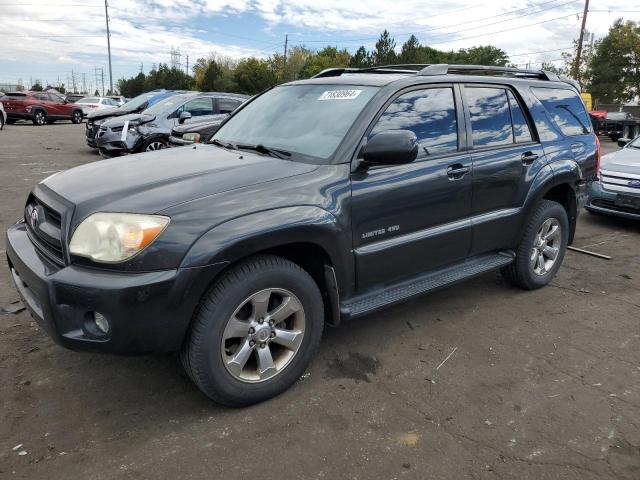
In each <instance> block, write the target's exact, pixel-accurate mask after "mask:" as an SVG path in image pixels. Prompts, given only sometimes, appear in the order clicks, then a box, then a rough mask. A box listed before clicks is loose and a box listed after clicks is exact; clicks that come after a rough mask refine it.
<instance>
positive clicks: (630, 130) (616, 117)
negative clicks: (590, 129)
mask: <svg viewBox="0 0 640 480" xmlns="http://www.w3.org/2000/svg"><path fill="white" fill-rule="evenodd" d="M591 121H592V123H593V126H594V129H595V132H596V135H603V136H608V137H609V138H610V139H611V141H612V142H617V141H618V140H619V139H620V138H625V139H627V141H629V140H631V139H632V138H635V137H636V136H638V135H640V119H638V118H636V117H634V116H633V114H631V113H629V112H607V113H606V115H605V116H604V117H603V116H601V115H597V116H596V115H593V114H592V115H591Z"/></svg>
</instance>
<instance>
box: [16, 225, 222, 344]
mask: <svg viewBox="0 0 640 480" xmlns="http://www.w3.org/2000/svg"><path fill="white" fill-rule="evenodd" d="M6 244H7V258H8V263H9V268H10V270H11V275H12V277H13V279H14V282H15V284H16V288H17V289H18V292H19V293H20V296H21V297H22V300H23V302H24V304H25V306H26V308H27V309H28V311H29V312H30V313H31V315H32V316H33V318H34V319H35V320H36V322H37V323H38V324H39V325H40V326H41V327H42V328H43V329H44V330H45V331H46V332H47V333H48V334H49V335H50V336H51V337H52V338H53V339H54V340H55V341H56V342H57V343H59V344H60V345H62V346H64V347H67V348H72V349H80V350H92V351H102V352H111V353H123V354H138V353H151V352H156V353H159V352H171V351H177V350H179V349H180V346H181V345H182V341H183V339H184V335H185V333H186V330H187V328H188V325H189V321H190V319H191V316H192V314H193V311H194V309H195V307H196V305H197V303H198V301H199V298H200V296H201V295H202V294H203V292H204V290H205V288H206V285H207V283H206V282H205V281H204V279H205V278H206V277H208V278H209V280H210V279H211V278H212V277H210V276H209V275H215V273H216V272H217V271H219V270H218V269H219V268H221V266H215V265H214V266H208V267H201V268H184V269H175V270H163V271H156V272H142V273H133V272H111V271H104V270H97V269H91V268H84V267H78V266H75V265H69V266H66V267H62V268H61V267H59V266H57V265H54V264H52V263H50V262H49V261H48V260H47V259H46V258H44V257H43V256H42V255H40V254H39V252H38V251H37V250H36V248H35V247H34V245H33V244H32V243H31V241H30V240H29V238H28V236H27V233H26V226H25V224H24V223H18V224H16V225H14V226H12V227H11V228H9V230H8V231H7V238H6ZM93 312H100V313H101V314H102V315H103V316H105V317H106V318H107V320H108V321H109V324H110V329H109V332H108V334H106V335H105V334H102V333H101V332H100V331H99V330H98V329H97V328H96V327H95V324H94V323H93V320H92V319H93Z"/></svg>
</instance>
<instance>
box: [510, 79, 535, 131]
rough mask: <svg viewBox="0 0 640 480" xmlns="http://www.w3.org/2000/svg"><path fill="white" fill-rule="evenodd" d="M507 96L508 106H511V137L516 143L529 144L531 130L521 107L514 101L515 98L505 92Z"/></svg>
mask: <svg viewBox="0 0 640 480" xmlns="http://www.w3.org/2000/svg"><path fill="white" fill-rule="evenodd" d="M507 96H508V97H509V105H510V106H511V122H512V123H513V136H514V137H515V139H516V143H526V142H531V141H532V138H531V130H529V125H528V124H527V119H526V118H525V116H524V112H523V111H522V107H521V106H520V104H519V103H518V101H517V100H516V97H515V96H514V95H513V93H511V92H510V91H508V90H507Z"/></svg>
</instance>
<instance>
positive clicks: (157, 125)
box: [96, 92, 248, 157]
mask: <svg viewBox="0 0 640 480" xmlns="http://www.w3.org/2000/svg"><path fill="white" fill-rule="evenodd" d="M247 98H248V97H247V96H246V95H236V94H232V93H198V92H189V93H183V94H180V95H175V96H172V97H170V98H167V99H164V100H162V101H160V102H158V103H156V104H155V105H153V106H152V107H149V108H147V109H146V110H144V111H143V112H142V113H138V114H131V115H124V116H122V117H118V118H113V119H110V120H108V121H106V122H104V123H103V124H102V125H101V126H100V130H99V131H98V134H97V135H96V145H97V146H98V148H99V150H100V154H101V155H103V156H106V157H113V156H116V155H124V154H129V153H137V152H148V151H153V150H160V149H163V148H166V147H167V146H168V145H169V136H170V134H171V130H172V129H173V128H174V127H175V126H176V125H181V124H187V123H194V122H196V121H202V120H205V119H206V120H210V119H219V118H220V115H221V114H222V112H227V111H229V110H233V108H236V107H237V106H238V105H240V104H242V102H244V101H245V100H246V99H247ZM229 105H233V108H231V107H230V106H229Z"/></svg>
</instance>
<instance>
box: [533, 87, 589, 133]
mask: <svg viewBox="0 0 640 480" xmlns="http://www.w3.org/2000/svg"><path fill="white" fill-rule="evenodd" d="M531 91H532V92H533V94H534V95H535V96H536V97H537V98H538V100H540V102H541V103H542V105H543V106H544V108H545V109H546V110H547V112H549V115H551V119H552V120H553V122H554V123H555V124H556V126H557V127H558V129H560V131H561V132H562V134H563V135H565V136H568V137H571V136H575V135H584V134H587V133H591V122H590V121H589V115H588V114H587V112H586V110H585V109H584V105H583V104H582V100H581V99H580V97H579V96H578V92H576V91H575V90H569V89H563V88H532V89H531Z"/></svg>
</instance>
